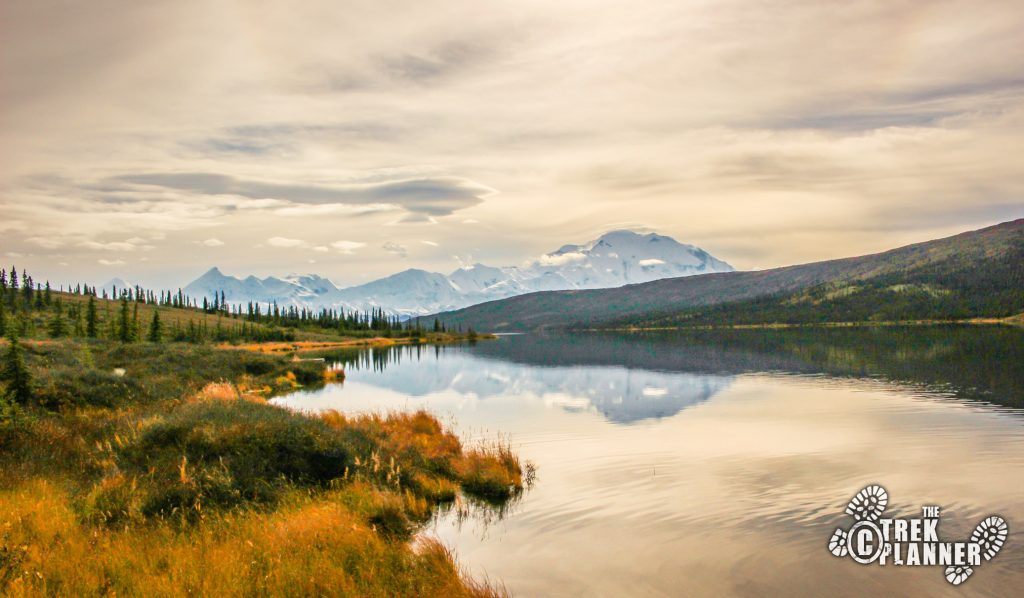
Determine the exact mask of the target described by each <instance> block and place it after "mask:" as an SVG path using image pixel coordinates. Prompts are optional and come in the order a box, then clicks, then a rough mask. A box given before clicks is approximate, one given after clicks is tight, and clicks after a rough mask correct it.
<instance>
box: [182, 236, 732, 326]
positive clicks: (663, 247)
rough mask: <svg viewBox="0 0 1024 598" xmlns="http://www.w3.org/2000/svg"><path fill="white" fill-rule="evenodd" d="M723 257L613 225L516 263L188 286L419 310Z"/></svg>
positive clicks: (282, 299) (646, 278) (711, 268)
mask: <svg viewBox="0 0 1024 598" xmlns="http://www.w3.org/2000/svg"><path fill="white" fill-rule="evenodd" d="M732 270H733V268H732V266H730V265H729V264H727V263H725V262H723V261H720V260H718V259H715V258H714V257H712V256H711V255H709V254H708V253H707V252H705V251H704V250H702V249H699V248H697V247H694V246H692V245H685V244H682V243H679V242H678V241H676V240H675V239H673V238H672V237H667V236H663V235H659V234H657V233H650V232H636V231H631V230H625V229H619V230H611V231H608V232H606V233H604V234H602V235H601V236H600V237H598V238H597V239H594V240H592V241H590V242H589V243H584V244H582V245H575V244H568V245H563V246H562V247H561V248H559V249H558V250H557V251H554V252H551V253H547V254H544V255H542V256H540V257H539V258H537V259H535V260H532V261H528V262H526V263H525V264H523V265H522V266H519V267H503V268H498V267H494V266H488V265H485V264H480V263H474V264H472V265H467V266H463V267H461V268H458V269H457V270H455V271H453V272H452V273H450V274H448V275H447V276H446V275H444V274H439V273H436V272H428V271H426V270H422V269H419V268H408V269H406V270H403V271H401V272H397V273H395V274H392V275H390V276H386V277H384V278H380V279H377V280H374V281H371V282H368V283H365V284H361V285H358V286H353V287H348V288H338V287H337V286H335V285H334V284H333V283H332V282H331V281H330V280H329V279H327V278H324V277H322V276H320V275H317V274H296V273H292V274H289V275H287V276H285V277H282V278H275V277H273V276H268V277H267V278H263V279H259V278H256V277H255V276H249V277H247V278H245V279H244V280H239V279H238V278H235V277H233V276H225V275H224V274H223V273H221V271H220V270H219V269H218V268H216V267H214V268H211V269H210V270H209V271H208V272H207V273H206V274H204V275H203V276H202V277H200V278H199V279H197V280H195V281H194V282H193V283H191V284H190V285H188V287H186V289H185V290H186V292H188V293H189V294H190V295H191V296H193V297H202V296H207V295H210V294H211V293H215V292H221V293H226V295H227V298H228V300H230V301H239V302H244V301H257V302H264V303H267V302H271V301H273V302H277V303H292V304H295V305H303V306H311V307H344V308H345V309H359V310H366V309H370V308H379V307H383V308H385V309H387V310H389V311H391V312H392V313H400V314H406V315H423V314H428V313H435V312H439V311H445V310H450V309H458V308H461V307H466V306H469V305H474V304H477V303H482V302H485V301H492V300H495V299H504V298H506V297H511V296H514V295H521V294H524V293H532V292H535V291H556V290H569V289H599V288H609V287H619V286H623V285H627V284H635V283H641V282H650V281H653V280H658V279H662V278H675V277H681V276H691V275H694V274H707V273H712V272H730V271H732Z"/></svg>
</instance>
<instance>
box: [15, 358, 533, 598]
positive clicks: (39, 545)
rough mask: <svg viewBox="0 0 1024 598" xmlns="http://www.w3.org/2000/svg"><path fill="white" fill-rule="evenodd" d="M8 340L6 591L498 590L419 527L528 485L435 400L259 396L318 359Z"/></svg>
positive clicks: (289, 383)
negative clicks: (425, 406)
mask: <svg viewBox="0 0 1024 598" xmlns="http://www.w3.org/2000/svg"><path fill="white" fill-rule="evenodd" d="M0 354H2V356H3V369H2V372H0V374H2V375H0V380H2V381H0V396H2V399H0V594H3V595H9V596H41V595H59V596H87V595H106V594H110V595H130V596H142V595H146V596H172V595H182V594H199V595H207V596H251V595H348V596H395V595H422V596H492V595H495V594H499V593H500V592H498V591H497V590H495V589H494V588H491V587H489V586H487V585H482V584H479V583H477V582H475V581H473V580H471V579H469V578H467V577H465V576H463V575H462V573H461V572H460V570H459V568H458V567H457V565H456V564H455V562H454V560H453V557H452V555H450V554H449V553H448V552H447V550H446V549H445V548H444V547H443V546H441V545H439V544H437V543H435V542H431V541H423V542H418V543H416V545H415V546H413V545H411V544H410V543H409V541H410V539H411V538H412V535H413V534H414V533H415V532H416V530H417V529H419V526H420V524H422V523H423V522H425V521H426V520H427V519H428V518H429V517H430V516H431V513H432V512H433V511H434V510H435V509H436V508H438V507H442V508H453V507H452V506H451V505H456V507H457V505H458V504H459V503H460V501H471V502H473V503H474V504H479V505H482V506H486V505H495V506H497V507H500V506H501V505H503V504H505V503H507V502H508V501H509V500H511V499H513V498H514V497H515V496H516V495H517V494H518V493H519V492H520V491H521V489H522V488H523V484H524V479H523V477H524V472H523V468H522V467H521V466H520V464H519V461H518V459H517V458H516V457H515V455H514V454H512V453H511V452H510V451H509V449H508V448H507V447H506V446H504V445H482V446H477V447H469V448H467V447H464V446H463V445H462V443H461V442H460V441H459V439H458V438H457V437H456V436H454V435H453V434H452V433H451V432H449V431H448V430H446V429H444V427H443V426H442V425H441V424H440V423H439V422H438V421H437V420H436V419H435V418H434V417H433V416H431V415H428V414H427V413H424V412H418V413H411V414H399V413H396V414H391V415H386V416H385V415H364V416H358V417H347V416H343V415H341V414H338V413H333V412H332V413H327V414H324V415H320V416H313V415H303V414H299V413H295V412H292V411H288V410H285V409H283V408H279V407H276V406H274V405H271V404H269V403H267V402H266V399H267V398H268V397H269V396H271V395H272V394H273V393H274V392H278V391H283V390H290V389H293V388H297V387H300V386H311V385H318V384H323V383H324V379H325V366H324V364H323V362H319V361H293V360H292V359H289V358H287V357H284V356H280V355H268V354H261V353H254V352H249V351H240V350H224V349H217V348H214V347H211V346H209V345H194V344H184V343H170V344H167V343H165V344H157V343H119V342H110V341H102V340H81V341H71V340H67V339H64V340H61V341H29V342H22V341H17V342H16V343H14V344H12V343H11V342H10V341H5V342H3V343H0ZM446 505H448V506H446ZM488 508H489V507H488Z"/></svg>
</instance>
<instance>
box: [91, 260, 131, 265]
mask: <svg viewBox="0 0 1024 598" xmlns="http://www.w3.org/2000/svg"><path fill="white" fill-rule="evenodd" d="M96 262H97V263H99V264H101V265H103V266H121V265H123V264H124V260H105V259H99V260H96Z"/></svg>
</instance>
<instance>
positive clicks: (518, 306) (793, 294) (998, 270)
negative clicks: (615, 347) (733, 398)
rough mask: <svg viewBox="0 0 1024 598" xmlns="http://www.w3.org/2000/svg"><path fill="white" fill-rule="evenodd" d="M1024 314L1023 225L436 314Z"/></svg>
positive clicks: (686, 322) (762, 317)
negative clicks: (856, 254) (843, 256)
mask: <svg viewBox="0 0 1024 598" xmlns="http://www.w3.org/2000/svg"><path fill="white" fill-rule="evenodd" d="M1022 311H1024V219H1019V220H1014V221H1011V222H1005V223H1002V224H998V225H995V226H991V227H988V228H983V229H980V230H976V231H971V232H966V233H962V234H959V235H955V236H953V237H948V238H945V239H939V240H934V241H927V242H924V243H917V244H914V245H908V246H906V247H900V248H898V249H893V250H890V251H886V252H883V253H878V254H872V255H866V256H860V257H852V258H846V259H838V260H830V261H824V262H814V263H810V264H802V265H797V266H787V267H784V268H774V269H771V270H760V271H754V272H725V273H715V274H704V275H699V276H690V277H686V278H671V279H664V280H658V281H654V282H649V283H644V284H635V285H627V286H623V287H619V288H613V289H595V290H572V291H555V292H540V293H531V294H527V295H521V296H518V297H512V298H509V299H504V300H500V301H491V302H488V303H483V304H480V305H475V306H472V307H468V308H465V309H461V310H457V311H452V312H447V313H442V314H439V315H438V317H439V318H440V319H441V321H443V322H445V323H446V324H448V325H449V326H462V327H472V328H474V329H477V330H486V331H494V332H511V331H525V330H533V329H543V328H585V327H594V328H602V327H626V326H640V327H657V326H700V325H731V324H764V323H813V322H848V321H879V320H885V321H892V320H911V319H965V318H972V317H1007V316H1012V315H1014V314H1017V313H1020V312H1022Z"/></svg>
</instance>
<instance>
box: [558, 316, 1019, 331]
mask: <svg viewBox="0 0 1024 598" xmlns="http://www.w3.org/2000/svg"><path fill="white" fill-rule="evenodd" d="M950 325H952V326H1016V327H1021V326H1024V315H1016V316H1010V317H1007V318H971V319H968V320H886V321H879V322H807V323H798V324H791V323H781V322H776V323H771V324H707V325H701V326H618V327H615V328H579V329H576V330H573V331H572V332H656V331H676V330H784V329H789V328H893V327H897V326H950Z"/></svg>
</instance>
